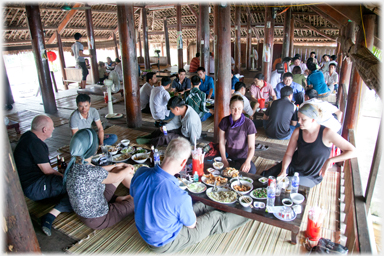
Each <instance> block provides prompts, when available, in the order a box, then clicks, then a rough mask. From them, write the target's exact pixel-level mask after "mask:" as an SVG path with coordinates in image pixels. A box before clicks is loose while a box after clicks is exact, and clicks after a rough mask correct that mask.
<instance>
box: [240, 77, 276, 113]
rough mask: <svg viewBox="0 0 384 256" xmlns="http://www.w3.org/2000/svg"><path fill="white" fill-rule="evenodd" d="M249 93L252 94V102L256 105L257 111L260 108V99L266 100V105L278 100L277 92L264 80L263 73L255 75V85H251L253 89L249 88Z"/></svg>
mask: <svg viewBox="0 0 384 256" xmlns="http://www.w3.org/2000/svg"><path fill="white" fill-rule="evenodd" d="M249 92H250V93H251V101H252V102H255V103H256V104H255V109H257V108H258V107H259V106H260V105H259V102H258V99H265V102H266V103H267V102H269V101H271V100H276V93H275V90H274V89H273V87H272V85H270V84H268V83H267V82H266V81H265V80H264V75H263V74H262V73H257V74H256V75H255V78H254V80H253V84H252V85H251V88H249ZM244 107H245V106H244Z"/></svg>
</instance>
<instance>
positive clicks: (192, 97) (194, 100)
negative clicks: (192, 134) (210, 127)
mask: <svg viewBox="0 0 384 256" xmlns="http://www.w3.org/2000/svg"><path fill="white" fill-rule="evenodd" d="M191 81H192V86H193V88H192V90H191V91H190V93H189V95H188V96H187V97H186V99H185V103H186V104H187V105H189V106H190V107H192V108H193V109H194V110H195V111H196V113H197V114H198V115H199V117H200V121H201V122H204V121H205V120H207V119H208V118H209V117H211V116H212V115H213V109H207V108H206V101H207V100H206V98H205V96H206V95H205V93H203V92H202V91H200V89H199V86H200V83H201V82H200V78H199V77H198V76H193V77H192V78H191Z"/></svg>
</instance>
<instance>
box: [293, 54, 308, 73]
mask: <svg viewBox="0 0 384 256" xmlns="http://www.w3.org/2000/svg"><path fill="white" fill-rule="evenodd" d="M292 62H293V64H292V65H291V66H290V67H289V68H290V71H289V72H291V73H292V70H293V68H294V67H295V66H299V67H300V68H301V74H304V71H305V70H307V69H308V68H307V65H306V64H305V63H302V62H301V61H300V59H299V58H298V57H295V58H293V59H292Z"/></svg>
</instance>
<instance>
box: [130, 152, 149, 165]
mask: <svg viewBox="0 0 384 256" xmlns="http://www.w3.org/2000/svg"><path fill="white" fill-rule="evenodd" d="M148 157H149V156H148V154H147V153H139V154H135V155H133V156H132V158H131V159H132V160H133V161H135V162H136V163H138V164H143V163H144V162H145V161H147V159H148Z"/></svg>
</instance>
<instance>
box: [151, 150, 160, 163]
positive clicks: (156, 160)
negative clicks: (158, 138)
mask: <svg viewBox="0 0 384 256" xmlns="http://www.w3.org/2000/svg"><path fill="white" fill-rule="evenodd" d="M153 160H154V162H153V164H154V166H156V165H160V154H159V151H158V150H157V149H155V153H154V154H153Z"/></svg>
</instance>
